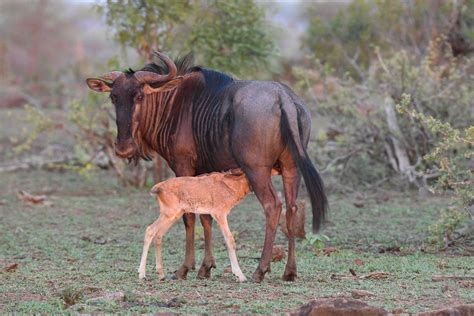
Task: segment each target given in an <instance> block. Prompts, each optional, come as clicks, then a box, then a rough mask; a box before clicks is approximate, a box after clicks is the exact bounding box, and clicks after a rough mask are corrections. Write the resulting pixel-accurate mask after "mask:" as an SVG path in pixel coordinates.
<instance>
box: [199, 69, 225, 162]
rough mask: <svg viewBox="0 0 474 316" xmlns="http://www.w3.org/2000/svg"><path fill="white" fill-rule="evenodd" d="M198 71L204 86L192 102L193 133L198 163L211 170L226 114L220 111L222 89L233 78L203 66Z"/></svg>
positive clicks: (222, 102)
mask: <svg viewBox="0 0 474 316" xmlns="http://www.w3.org/2000/svg"><path fill="white" fill-rule="evenodd" d="M200 71H201V73H202V74H203V77H204V86H203V88H202V89H201V91H200V93H198V95H196V97H197V98H196V99H195V101H194V103H193V135H194V142H195V144H196V146H197V153H198V160H199V164H201V165H202V167H204V168H205V169H206V171H212V170H215V168H214V167H213V164H214V157H216V155H215V151H216V150H217V149H218V145H219V141H221V135H222V128H223V126H222V124H223V123H224V122H223V121H222V120H221V118H222V117H224V116H225V114H226V113H222V112H223V111H225V109H224V108H223V105H224V101H225V100H224V91H225V88H226V87H227V86H228V85H229V84H231V83H233V82H234V79H233V78H232V77H230V76H228V75H226V74H224V73H222V72H218V71H214V70H209V69H204V68H203V69H200Z"/></svg>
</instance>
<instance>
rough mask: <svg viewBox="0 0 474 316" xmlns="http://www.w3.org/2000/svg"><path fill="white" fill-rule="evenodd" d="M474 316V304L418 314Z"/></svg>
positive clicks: (429, 315) (422, 315)
mask: <svg viewBox="0 0 474 316" xmlns="http://www.w3.org/2000/svg"><path fill="white" fill-rule="evenodd" d="M471 315H474V304H466V305H459V306H456V307H448V308H443V309H437V310H434V311H428V312H422V313H418V314H417V316H471Z"/></svg>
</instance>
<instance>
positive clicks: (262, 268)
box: [245, 167, 281, 283]
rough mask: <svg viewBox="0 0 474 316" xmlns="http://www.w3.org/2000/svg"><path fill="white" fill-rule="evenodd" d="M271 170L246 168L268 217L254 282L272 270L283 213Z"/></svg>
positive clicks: (253, 277)
mask: <svg viewBox="0 0 474 316" xmlns="http://www.w3.org/2000/svg"><path fill="white" fill-rule="evenodd" d="M271 170H272V168H271V167H269V168H266V167H259V168H254V169H251V170H245V174H246V175H247V178H248V179H249V181H250V184H251V186H252V188H253V189H254V192H255V195H256V196H257V198H258V200H259V201H260V204H262V206H263V209H264V211H265V218H266V227H265V243H264V245H263V251H262V257H261V258H260V263H259V264H258V267H257V269H256V270H255V272H254V273H253V275H252V279H253V280H254V282H258V283H259V282H261V281H262V280H263V278H264V277H265V273H267V272H269V271H270V263H271V261H272V250H273V242H274V241H275V235H276V228H277V225H278V220H279V219H280V214H281V201H280V199H279V198H278V196H277V193H276V191H275V189H274V188H273V185H272V181H271Z"/></svg>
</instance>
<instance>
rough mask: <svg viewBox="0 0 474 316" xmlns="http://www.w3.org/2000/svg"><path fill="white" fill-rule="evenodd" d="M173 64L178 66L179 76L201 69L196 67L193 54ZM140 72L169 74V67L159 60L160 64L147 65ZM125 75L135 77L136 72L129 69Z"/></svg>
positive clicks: (178, 59) (180, 58) (176, 60)
mask: <svg viewBox="0 0 474 316" xmlns="http://www.w3.org/2000/svg"><path fill="white" fill-rule="evenodd" d="M173 62H174V64H175V65H176V69H177V70H178V73H177V75H178V76H183V75H185V74H188V73H191V72H193V71H197V70H199V69H200V68H201V67H200V66H195V65H194V55H193V54H192V53H189V54H187V55H184V56H181V57H178V58H176V59H174V61H173ZM140 70H144V71H151V72H155V73H157V74H160V75H163V74H167V73H168V71H169V69H168V67H167V66H166V65H165V63H164V62H163V61H161V60H159V61H158V63H156V62H151V63H149V64H146V65H145V66H143V67H142V68H141V69H140ZM124 73H125V74H127V75H133V74H134V73H135V70H133V69H132V68H128V69H127V70H125V71H124Z"/></svg>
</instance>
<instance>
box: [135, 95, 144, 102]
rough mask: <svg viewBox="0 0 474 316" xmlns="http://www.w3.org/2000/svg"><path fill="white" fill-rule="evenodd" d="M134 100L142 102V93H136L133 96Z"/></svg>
mask: <svg viewBox="0 0 474 316" xmlns="http://www.w3.org/2000/svg"><path fill="white" fill-rule="evenodd" d="M135 101H136V102H142V101H143V95H142V94H137V96H136V97H135Z"/></svg>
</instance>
